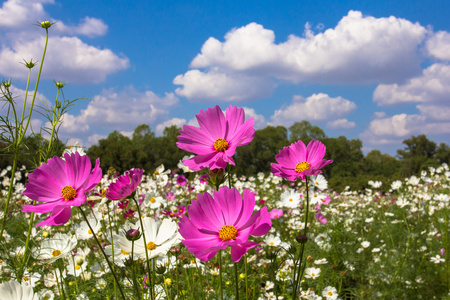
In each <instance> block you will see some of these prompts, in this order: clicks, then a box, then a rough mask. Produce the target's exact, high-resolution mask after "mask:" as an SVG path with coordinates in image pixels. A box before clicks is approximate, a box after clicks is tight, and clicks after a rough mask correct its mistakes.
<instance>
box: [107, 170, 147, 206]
mask: <svg viewBox="0 0 450 300" xmlns="http://www.w3.org/2000/svg"><path fill="white" fill-rule="evenodd" d="M143 173H144V170H142V169H131V170H129V171H126V172H125V174H123V175H122V176H120V177H119V178H117V180H116V181H115V182H113V183H111V184H110V185H109V186H108V189H107V190H106V198H108V199H110V200H122V199H125V198H126V197H128V196H130V195H131V194H132V193H133V192H134V191H135V190H136V189H137V187H138V185H139V184H140V183H141V181H142V174H143Z"/></svg>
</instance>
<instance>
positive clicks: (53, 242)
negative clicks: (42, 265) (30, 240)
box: [35, 232, 77, 263]
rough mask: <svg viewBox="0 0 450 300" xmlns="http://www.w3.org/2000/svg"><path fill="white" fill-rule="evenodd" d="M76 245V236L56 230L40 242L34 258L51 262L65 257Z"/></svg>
mask: <svg viewBox="0 0 450 300" xmlns="http://www.w3.org/2000/svg"><path fill="white" fill-rule="evenodd" d="M76 245H77V238H76V237H75V236H70V235H68V234H63V233H60V232H58V233H57V234H55V235H54V236H53V237H52V238H49V239H46V240H44V241H43V242H42V243H41V248H40V249H38V250H37V252H36V253H37V254H35V258H36V259H39V260H45V261H46V262H47V263H52V262H54V261H56V260H57V259H59V258H62V257H66V256H67V255H69V254H70V253H71V252H72V250H73V249H74V248H75V247H76Z"/></svg>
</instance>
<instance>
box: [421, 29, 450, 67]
mask: <svg viewBox="0 0 450 300" xmlns="http://www.w3.org/2000/svg"><path fill="white" fill-rule="evenodd" d="M425 48H426V50H427V52H428V54H429V55H430V56H432V57H434V58H437V59H442V60H450V33H448V32H446V31H438V32H436V33H435V34H433V35H432V36H431V37H430V38H429V39H428V40H427V42H426V44H425Z"/></svg>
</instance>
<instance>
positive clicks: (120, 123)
mask: <svg viewBox="0 0 450 300" xmlns="http://www.w3.org/2000/svg"><path fill="white" fill-rule="evenodd" d="M178 103H179V101H178V98H177V97H176V96H175V95H174V94H173V93H166V94H165V95H164V97H160V96H158V95H156V94H154V93H153V92H151V91H146V92H143V93H141V92H138V91H136V90H135V89H134V88H133V87H127V88H125V89H124V90H122V91H120V92H116V91H115V90H113V89H109V90H104V91H103V92H102V93H101V94H100V95H97V96H95V97H94V98H93V100H92V101H91V102H89V104H88V105H87V108H86V109H83V110H81V111H80V113H79V114H77V115H73V114H71V113H67V114H66V115H65V116H64V120H63V123H62V125H61V129H60V134H61V135H62V136H63V137H67V138H68V137H73V136H74V135H75V137H82V138H83V139H84V137H87V136H91V137H90V138H89V142H91V141H94V140H95V139H96V138H97V137H98V136H97V135H94V133H98V132H97V131H108V132H111V131H113V130H117V129H120V130H121V131H123V132H131V133H132V132H133V130H134V129H135V127H136V126H137V125H139V124H142V123H145V124H153V125H154V124H158V122H161V121H162V120H164V119H165V118H167V116H168V114H169V111H170V109H171V108H172V107H173V106H175V105H178Z"/></svg>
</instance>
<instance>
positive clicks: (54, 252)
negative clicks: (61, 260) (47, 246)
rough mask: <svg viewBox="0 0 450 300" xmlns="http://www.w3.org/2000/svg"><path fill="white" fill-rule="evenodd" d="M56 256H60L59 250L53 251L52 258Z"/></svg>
mask: <svg viewBox="0 0 450 300" xmlns="http://www.w3.org/2000/svg"><path fill="white" fill-rule="evenodd" d="M58 255H61V250H53V252H52V256H53V257H55V256H58Z"/></svg>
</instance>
